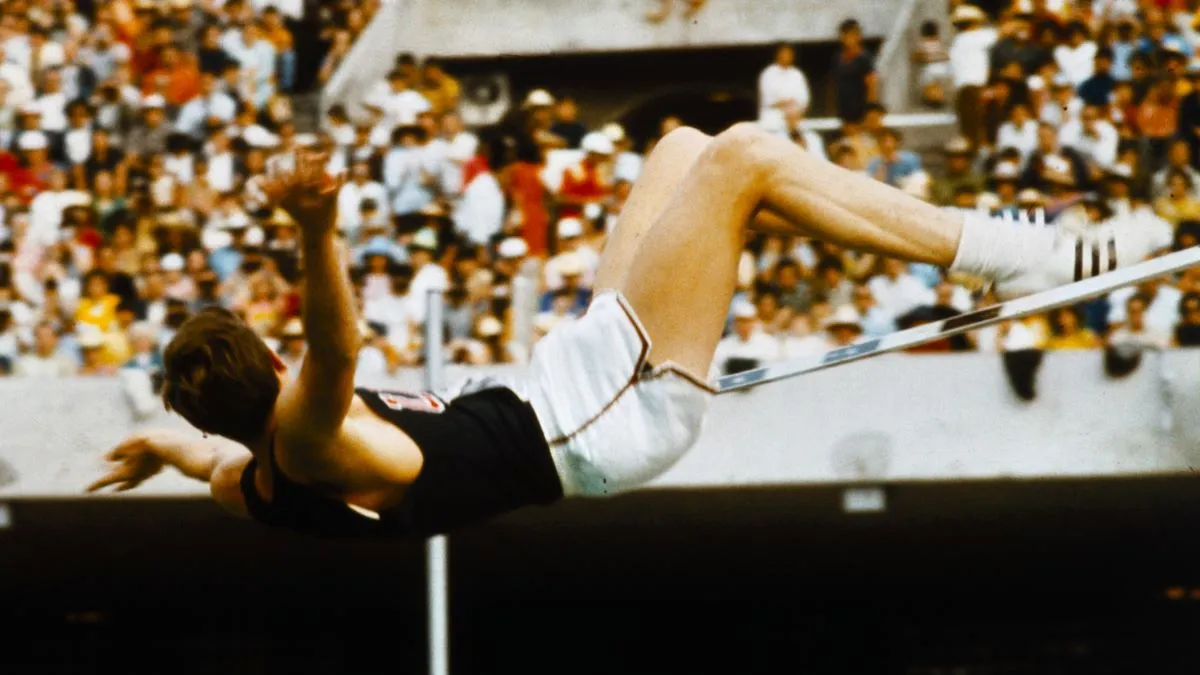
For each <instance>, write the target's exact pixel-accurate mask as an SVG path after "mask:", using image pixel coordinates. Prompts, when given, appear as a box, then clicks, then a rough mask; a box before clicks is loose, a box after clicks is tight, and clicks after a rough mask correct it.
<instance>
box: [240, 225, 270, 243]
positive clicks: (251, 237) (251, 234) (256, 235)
mask: <svg viewBox="0 0 1200 675" xmlns="http://www.w3.org/2000/svg"><path fill="white" fill-rule="evenodd" d="M266 241H267V236H266V235H265V234H263V231H262V228H261V227H258V226H255V227H252V228H250V229H248V230H246V236H245V237H244V238H242V243H243V244H245V245H246V246H262V245H263V244H264V243H266Z"/></svg>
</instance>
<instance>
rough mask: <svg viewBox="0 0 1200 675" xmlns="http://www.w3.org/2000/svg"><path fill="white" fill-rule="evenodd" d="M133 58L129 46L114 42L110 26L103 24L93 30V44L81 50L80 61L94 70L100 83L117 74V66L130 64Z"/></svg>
mask: <svg viewBox="0 0 1200 675" xmlns="http://www.w3.org/2000/svg"><path fill="white" fill-rule="evenodd" d="M132 56H133V54H132V52H130V50H129V46H128V45H126V44H125V43H124V42H119V41H117V40H114V39H113V35H112V29H111V28H110V27H109V25H108V24H106V23H101V24H99V25H97V26H96V27H95V30H93V32H92V40H91V43H90V44H88V45H86V46H84V47H83V48H82V49H81V50H80V53H79V60H80V63H83V64H85V65H87V66H88V67H89V68H91V69H92V72H93V73H94V74H95V76H96V80H97V81H98V82H103V81H105V80H107V79H108V78H110V77H112V75H113V73H115V72H116V70H117V64H121V63H128V62H129V60H130V58H132Z"/></svg>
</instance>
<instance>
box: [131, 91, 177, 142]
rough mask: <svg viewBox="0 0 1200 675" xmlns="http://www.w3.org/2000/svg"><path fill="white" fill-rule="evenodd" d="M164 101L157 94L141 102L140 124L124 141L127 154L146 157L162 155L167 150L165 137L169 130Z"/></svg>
mask: <svg viewBox="0 0 1200 675" xmlns="http://www.w3.org/2000/svg"><path fill="white" fill-rule="evenodd" d="M165 107H166V101H165V100H163V97H162V96H159V95H158V94H152V95H150V96H147V97H146V99H145V100H144V101H142V120H141V124H138V125H135V126H134V128H133V130H132V131H130V132H129V137H128V138H127V139H126V141H125V150H126V151H128V152H129V153H132V154H135V155H140V156H142V157H148V156H150V155H155V154H162V153H163V152H166V149H167V136H168V135H170V133H171V128H170V127H169V126H167V125H166V124H165V120H166V110H165Z"/></svg>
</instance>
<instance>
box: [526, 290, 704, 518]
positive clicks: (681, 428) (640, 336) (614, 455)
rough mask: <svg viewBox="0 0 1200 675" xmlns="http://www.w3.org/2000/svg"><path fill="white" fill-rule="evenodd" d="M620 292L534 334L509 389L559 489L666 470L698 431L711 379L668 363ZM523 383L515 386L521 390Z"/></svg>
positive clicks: (605, 491) (620, 487)
mask: <svg viewBox="0 0 1200 675" xmlns="http://www.w3.org/2000/svg"><path fill="white" fill-rule="evenodd" d="M649 353H650V338H649V336H648V335H647V334H646V330H645V328H643V327H642V324H641V322H640V321H638V319H637V316H636V315H635V314H634V312H633V309H632V308H631V307H630V306H629V303H628V301H626V300H625V298H624V297H622V296H621V295H620V294H619V293H617V292H615V291H606V292H604V293H601V294H599V295H597V296H596V298H595V299H594V300H593V301H592V303H591V305H590V306H589V307H588V311H587V313H586V314H585V315H584V316H583V317H582V318H580V319H579V320H578V321H571V322H566V323H561V324H559V325H558V326H556V327H555V328H554V329H553V330H552V331H550V333H549V334H548V335H547V336H546V337H544V338H542V340H541V341H540V342H538V344H537V346H536V348H535V349H534V351H533V358H532V359H531V362H530V367H529V372H528V374H527V375H526V379H525V381H524V382H523V383H521V384H522V386H521V387H520V388H519V389H518V391H519V392H520V393H521V394H522V395H523V396H524V398H525V399H526V400H528V401H529V403H530V405H532V406H533V409H534V412H535V413H536V414H537V416H538V421H539V422H540V423H541V425H542V431H543V433H544V434H545V435H546V440H547V442H548V443H549V444H550V452H551V454H552V455H553V457H554V463H555V465H556V466H557V467H558V473H559V478H561V479H562V483H563V491H564V493H565V494H566V495H567V496H574V495H578V496H605V495H612V494H617V493H619V492H623V491H626V490H630V489H632V488H635V487H638V486H640V485H643V484H645V483H646V482H648V481H650V480H652V479H653V478H655V477H656V476H658V475H660V474H662V473H663V472H664V471H666V470H667V469H669V468H670V467H671V466H673V465H674V464H675V462H677V461H678V460H679V458H680V457H682V456H683V454H684V453H685V452H687V451H688V450H689V449H690V448H691V447H692V445H694V444H695V442H696V439H697V438H698V437H699V435H700V431H701V428H702V427H703V424H704V419H705V415H706V413H707V412H708V404H709V401H710V400H711V398H712V395H713V394H714V393H715V389H713V387H712V386H711V385H710V384H708V383H706V382H704V381H702V380H700V379H698V378H696V377H694V376H692V375H691V374H689V373H687V372H685V371H683V370H682V369H681V368H679V367H678V366H676V365H674V364H672V363H670V362H667V363H662V364H659V365H658V366H657V367H656V368H654V369H650V368H649V367H648V366H647V364H646V358H647V356H648V355H649ZM521 389H523V391H521Z"/></svg>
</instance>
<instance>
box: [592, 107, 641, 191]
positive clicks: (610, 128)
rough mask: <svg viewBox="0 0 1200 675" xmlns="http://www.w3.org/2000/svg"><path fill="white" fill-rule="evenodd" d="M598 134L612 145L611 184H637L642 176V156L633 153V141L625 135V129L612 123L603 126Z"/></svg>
mask: <svg viewBox="0 0 1200 675" xmlns="http://www.w3.org/2000/svg"><path fill="white" fill-rule="evenodd" d="M600 132H601V133H602V134H604V135H605V136H608V139H609V140H610V141H612V144H613V155H612V156H613V160H612V162H613V165H612V167H613V168H612V171H613V182H619V181H625V182H627V183H635V182H637V179H638V176H640V175H641V174H642V156H641V155H640V154H638V153H636V152H634V151H633V139H631V138H629V135H628V134H626V133H625V127H623V126H621V125H620V124H617V123H616V122H612V123H609V124H606V125H604V128H603V129H601V130H600Z"/></svg>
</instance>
